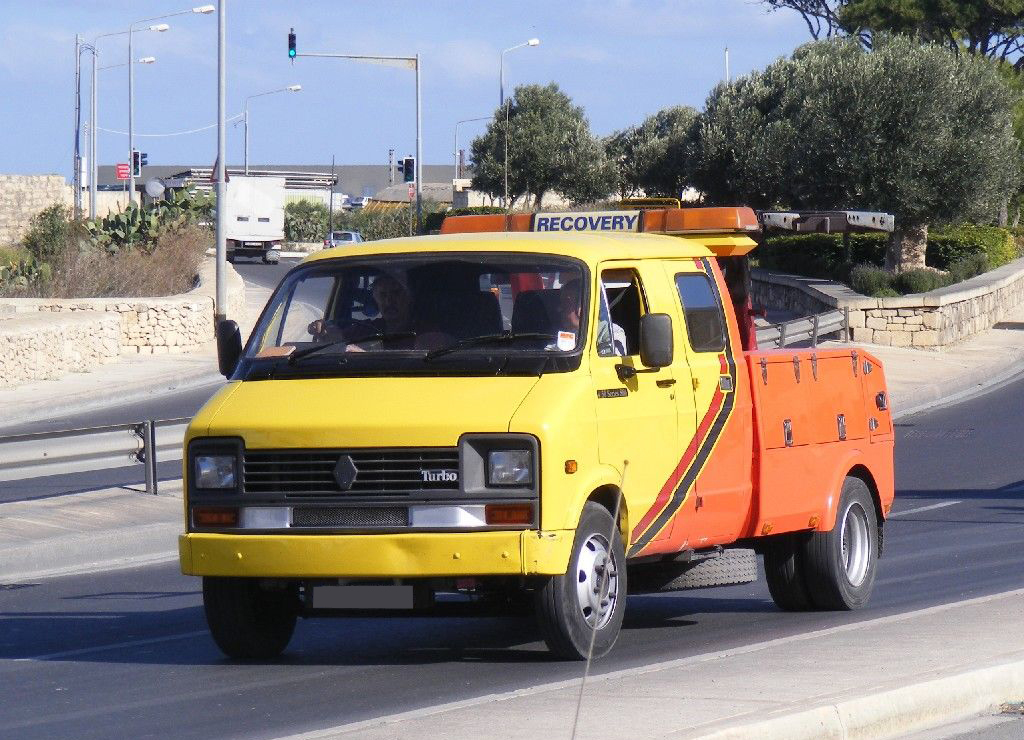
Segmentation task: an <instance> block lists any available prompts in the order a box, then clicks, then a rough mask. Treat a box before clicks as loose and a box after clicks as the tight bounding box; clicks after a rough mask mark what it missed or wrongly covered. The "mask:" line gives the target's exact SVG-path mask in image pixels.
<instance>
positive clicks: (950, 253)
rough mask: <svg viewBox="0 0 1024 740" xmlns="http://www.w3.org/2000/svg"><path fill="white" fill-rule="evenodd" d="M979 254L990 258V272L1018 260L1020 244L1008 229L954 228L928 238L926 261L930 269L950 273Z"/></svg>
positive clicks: (944, 229)
mask: <svg viewBox="0 0 1024 740" xmlns="http://www.w3.org/2000/svg"><path fill="white" fill-rule="evenodd" d="M978 253H981V254H984V255H986V256H987V257H988V265H989V268H990V269H991V268H994V267H1000V266H1001V265H1005V264H1006V263H1007V262H1010V261H1011V260H1014V259H1016V258H1017V244H1016V241H1015V240H1014V237H1013V234H1012V233H1011V232H1010V231H1009V230H1008V229H1002V228H999V227H997V226H973V225H965V226H950V227H946V228H943V229H935V230H934V231H932V232H931V233H929V234H928V250H927V252H926V253H925V261H926V263H927V264H928V266H930V267H937V268H939V269H940V270H948V269H949V268H950V266H951V265H952V264H953V263H955V262H959V261H960V260H962V259H964V258H966V257H969V256H972V255H974V254H978Z"/></svg>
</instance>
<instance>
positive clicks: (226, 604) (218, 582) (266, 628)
mask: <svg viewBox="0 0 1024 740" xmlns="http://www.w3.org/2000/svg"><path fill="white" fill-rule="evenodd" d="M298 606H299V602H298V594H297V592H296V590H295V588H294V587H288V588H285V589H281V590H274V591H271V590H267V589H265V588H263V587H262V586H261V584H260V581H259V579H256V578H219V577H211V576H206V577H204V578H203V610H204V611H205V612H206V623H207V625H209V627H210V634H211V635H212V636H213V641H214V642H215V643H217V647H219V648H220V649H221V652H223V653H224V654H225V655H226V656H228V657H229V658H238V659H249V660H252V659H268V658H276V657H277V656H279V655H280V654H281V653H282V652H284V649H285V648H286V647H287V646H288V642H289V641H290V640H291V638H292V633H293V632H294V631H295V620H296V617H297V616H298Z"/></svg>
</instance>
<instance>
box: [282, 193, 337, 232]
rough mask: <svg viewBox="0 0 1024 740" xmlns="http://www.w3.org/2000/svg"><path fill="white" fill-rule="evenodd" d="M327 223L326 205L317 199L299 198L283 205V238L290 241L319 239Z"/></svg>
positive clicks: (325, 229)
mask: <svg viewBox="0 0 1024 740" xmlns="http://www.w3.org/2000/svg"><path fill="white" fill-rule="evenodd" d="M327 225H328V211H327V206H325V205H324V204H323V203H321V202H319V201H311V200H299V201H295V202H293V203H288V204H287V205H286V206H285V207H284V238H285V239H287V240H288V241H290V242H316V241H320V240H321V239H323V238H324V236H325V235H326V234H327ZM336 226H337V225H336Z"/></svg>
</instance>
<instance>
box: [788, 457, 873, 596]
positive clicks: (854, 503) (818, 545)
mask: <svg viewBox="0 0 1024 740" xmlns="http://www.w3.org/2000/svg"><path fill="white" fill-rule="evenodd" d="M802 564H803V568H804V583H805V585H806V586H807V592H808V594H809V595H810V598H811V601H812V602H813V603H814V606H816V607H817V608H818V609H828V610H850V609H859V608H860V607H862V606H864V605H865V604H866V603H867V601H868V597H869V596H870V595H871V590H872V588H873V587H874V585H875V571H876V570H877V566H878V515H877V513H876V512H875V502H874V499H873V498H872V496H871V491H870V490H868V487H867V484H866V483H865V482H864V481H862V480H861V479H860V478H853V477H850V478H847V479H846V480H845V481H843V490H842V493H841V494H840V496H839V509H838V511H837V513H836V523H835V526H834V527H832V529H831V531H829V532H815V533H814V534H812V535H811V536H810V538H808V539H807V541H806V543H805V544H804V548H803V558H802Z"/></svg>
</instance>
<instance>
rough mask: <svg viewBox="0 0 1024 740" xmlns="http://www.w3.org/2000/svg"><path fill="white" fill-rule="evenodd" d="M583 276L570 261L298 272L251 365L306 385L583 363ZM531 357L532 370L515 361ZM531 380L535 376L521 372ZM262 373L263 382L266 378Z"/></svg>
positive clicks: (376, 263)
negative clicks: (324, 377)
mask: <svg viewBox="0 0 1024 740" xmlns="http://www.w3.org/2000/svg"><path fill="white" fill-rule="evenodd" d="M585 277H586V271H585V268H584V266H583V265H582V264H581V263H579V262H577V261H576V260H572V259H569V258H566V257H557V256H553V255H534V254H531V255H523V254H504V253H487V254H451V253H448V254H429V255H421V254H417V255H408V256H405V255H380V256H370V257H347V258H339V259H332V260H323V261H317V262H313V263H311V264H309V265H308V266H304V267H300V268H298V269H296V270H295V271H293V272H292V273H291V274H290V275H289V276H288V277H287V278H286V279H285V280H284V282H283V283H282V284H281V285H280V286H279V287H278V289H277V290H276V291H275V293H274V295H273V297H272V298H271V301H270V303H269V305H268V306H267V308H266V310H265V311H264V314H263V317H262V318H261V320H260V323H259V324H258V325H257V327H256V330H255V331H254V333H253V337H252V339H251V340H250V342H249V345H248V347H247V350H246V355H245V359H246V361H247V362H246V363H245V364H246V365H247V366H249V367H250V369H251V368H252V367H254V366H264V365H265V364H268V363H269V364H273V365H275V366H280V367H279V369H278V371H276V372H273V373H271V374H272V375H273V376H274V377H279V376H282V375H304V374H308V373H309V372H315V373H320V374H322V372H323V371H324V369H325V368H331V367H333V368H336V369H338V370H339V371H341V372H343V373H349V372H361V371H375V372H381V371H388V370H398V371H410V372H415V371H417V370H418V371H420V372H426V373H432V374H433V373H437V372H445V371H448V370H454V371H458V370H460V369H462V370H475V369H481V370H482V369H484V368H481V367H479V366H480V363H481V356H487V361H486V363H485V364H486V365H487V366H488V367H492V369H493V365H494V363H495V362H496V360H495V358H496V356H501V357H502V369H506V370H508V369H510V367H509V366H510V363H511V366H512V367H511V371H512V372H515V367H523V368H525V367H526V366H529V368H532V369H531V370H529V372H537V371H538V370H537V368H538V367H539V366H543V365H545V364H548V365H553V367H549V368H548V369H558V368H559V367H562V366H564V363H559V362H554V363H547V360H549V359H551V358H566V357H568V356H570V355H578V352H579V350H580V349H581V348H582V343H583V336H584V332H585V322H584V319H583V317H585V316H586V305H585V303H586V299H585V296H586V295H587V291H585V290H584V286H585V283H586V280H585ZM517 357H520V358H532V359H531V360H530V361H529V362H528V363H526V364H525V365H524V364H523V363H522V362H519V363H516V362H514V361H513V360H514V359H515V358H517ZM523 371H524V372H526V371H527V370H526V369H524V370H523ZM258 374H259V373H257V375H258Z"/></svg>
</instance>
